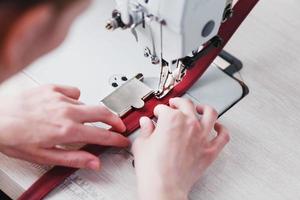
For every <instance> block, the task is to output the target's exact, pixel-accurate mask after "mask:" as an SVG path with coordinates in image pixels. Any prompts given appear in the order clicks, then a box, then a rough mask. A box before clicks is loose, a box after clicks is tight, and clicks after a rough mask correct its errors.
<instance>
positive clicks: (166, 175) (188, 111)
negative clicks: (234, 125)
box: [133, 98, 229, 200]
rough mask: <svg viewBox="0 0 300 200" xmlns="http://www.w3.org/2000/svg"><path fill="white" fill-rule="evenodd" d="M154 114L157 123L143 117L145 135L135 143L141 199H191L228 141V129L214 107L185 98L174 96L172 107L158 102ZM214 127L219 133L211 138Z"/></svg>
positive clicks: (142, 123) (134, 150) (134, 149)
mask: <svg viewBox="0 0 300 200" xmlns="http://www.w3.org/2000/svg"><path fill="white" fill-rule="evenodd" d="M154 114H155V116H156V117H157V118H158V121H157V126H156V127H155V126H154V124H153V123H152V121H151V120H150V119H149V118H142V119H141V130H142V135H141V136H140V137H139V138H138V139H137V140H136V141H135V142H134V144H133V153H134V158H135V168H136V175H137V181H138V190H139V195H140V199H142V200H148V199H149V200H150V199H151V200H152V199H156V200H176V199H179V200H183V199H187V198H188V194H189V192H190V190H191V188H192V186H193V185H194V184H195V183H196V181H197V180H198V179H199V178H200V177H201V176H202V175H203V173H204V171H205V170H206V169H207V168H208V167H209V166H210V165H211V163H212V162H213V161H214V160H215V159H216V157H217V156H218V155H219V153H220V152H221V150H222V149H223V148H224V146H225V145H226V144H227V143H228V141H229V135H228V131H227V129H226V128H225V127H223V126H222V125H221V124H220V123H218V122H216V120H217V117H218V114H217V112H216V111H215V110H214V109H212V108H211V107H209V106H201V105H197V106H195V105H194V104H193V103H192V102H191V101H189V100H186V99H182V98H175V99H171V100H170V107H168V106H164V105H159V106H157V107H156V108H155V110H154ZM198 114H199V115H201V117H200V118H199V115H198ZM212 129H215V131H216V132H217V136H216V137H215V138H213V139H212V140H210V139H209V134H210V133H211V131H212Z"/></svg>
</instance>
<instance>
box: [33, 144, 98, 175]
mask: <svg viewBox="0 0 300 200" xmlns="http://www.w3.org/2000/svg"><path fill="white" fill-rule="evenodd" d="M36 159H37V162H38V163H39V164H51V165H59V166H66V167H72V168H85V169H91V170H96V171H98V170H100V166H101V165H100V160H99V158H98V157H96V156H94V155H92V154H90V153H87V152H85V151H80V150H78V151H68V150H62V149H49V150H48V149H42V150H39V152H38V155H37V156H36Z"/></svg>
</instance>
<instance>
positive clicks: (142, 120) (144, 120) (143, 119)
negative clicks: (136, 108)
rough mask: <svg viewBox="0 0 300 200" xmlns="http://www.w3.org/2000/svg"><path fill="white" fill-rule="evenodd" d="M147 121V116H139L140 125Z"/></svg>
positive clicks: (145, 123)
mask: <svg viewBox="0 0 300 200" xmlns="http://www.w3.org/2000/svg"><path fill="white" fill-rule="evenodd" d="M147 121H148V118H147V117H141V118H140V125H141V126H145V125H147Z"/></svg>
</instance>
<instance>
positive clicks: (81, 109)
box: [76, 105, 126, 133]
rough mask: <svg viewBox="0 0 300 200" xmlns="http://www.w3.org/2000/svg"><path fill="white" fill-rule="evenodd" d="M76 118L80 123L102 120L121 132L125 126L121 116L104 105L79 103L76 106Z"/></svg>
mask: <svg viewBox="0 0 300 200" xmlns="http://www.w3.org/2000/svg"><path fill="white" fill-rule="evenodd" d="M76 110H77V112H76V118H77V120H78V121H79V122H81V123H87V122H102V123H105V124H107V125H109V126H111V127H112V128H113V130H115V131H117V132H120V133H123V132H125V131H126V126H125V124H124V123H123V121H122V120H121V118H120V117H119V116H117V115H115V114H114V113H112V112H111V111H109V110H108V109H107V108H106V107H105V106H103V105H99V106H86V105H80V106H77V107H76Z"/></svg>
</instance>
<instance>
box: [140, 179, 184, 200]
mask: <svg viewBox="0 0 300 200" xmlns="http://www.w3.org/2000/svg"><path fill="white" fill-rule="evenodd" d="M138 193H139V197H140V200H153V199H156V200H188V192H184V191H182V190H180V189H179V188H178V187H171V186H168V185H164V184H160V182H159V181H157V182H156V183H153V184H150V183H149V182H146V183H145V184H138Z"/></svg>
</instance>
